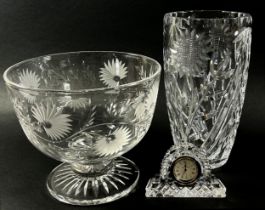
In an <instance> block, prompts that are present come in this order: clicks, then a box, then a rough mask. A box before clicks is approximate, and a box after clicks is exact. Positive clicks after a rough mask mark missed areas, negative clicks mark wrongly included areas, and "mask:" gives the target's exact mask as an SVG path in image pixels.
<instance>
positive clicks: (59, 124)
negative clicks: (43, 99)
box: [32, 103, 72, 141]
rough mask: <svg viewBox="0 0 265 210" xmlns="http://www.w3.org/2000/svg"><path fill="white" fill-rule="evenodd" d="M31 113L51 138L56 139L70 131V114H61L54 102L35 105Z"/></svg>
mask: <svg viewBox="0 0 265 210" xmlns="http://www.w3.org/2000/svg"><path fill="white" fill-rule="evenodd" d="M32 113H33V117H34V118H35V119H36V120H37V121H38V123H39V125H40V127H41V128H43V129H44V130H45V132H46V134H47V135H48V136H49V137H50V138H51V139H52V140H55V141H58V140H60V139H61V138H63V137H65V136H66V135H67V134H68V133H69V132H70V131H71V124H70V122H71V121H72V120H71V119H69V117H70V115H68V114H62V112H61V110H57V109H56V106H55V105H54V104H50V103H47V105H46V106H45V105H43V104H40V105H36V106H34V107H33V108H32Z"/></svg>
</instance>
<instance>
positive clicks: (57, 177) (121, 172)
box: [47, 157, 139, 206]
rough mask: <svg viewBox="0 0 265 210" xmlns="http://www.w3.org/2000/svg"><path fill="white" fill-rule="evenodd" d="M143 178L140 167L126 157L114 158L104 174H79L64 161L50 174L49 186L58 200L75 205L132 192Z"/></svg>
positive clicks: (105, 201) (114, 198)
mask: <svg viewBox="0 0 265 210" xmlns="http://www.w3.org/2000/svg"><path fill="white" fill-rule="evenodd" d="M138 179H139V170H138V168H137V166H136V165H135V164H134V163H133V162H132V161H130V160H128V159H127V158H124V157H118V158H116V159H114V160H113V162H112V166H111V167H109V168H108V170H106V171H105V172H104V173H103V174H98V175H95V174H94V175H93V176H91V174H90V173H79V172H76V171H74V170H73V168H72V167H71V165H70V164H68V163H62V164H60V165H59V166H57V167H56V168H55V169H54V170H53V171H52V172H51V173H50V174H49V176H48V179H47V188H48V191H49V193H50V194H51V195H52V196H53V197H54V198H55V199H57V200H59V201H61V202H64V203H68V204H72V205H81V206H87V205H97V204H102V203H108V202H112V201H114V200H117V199H119V198H121V197H124V196H126V195H128V194H129V193H130V192H131V191H132V190H133V189H134V188H135V186H136V184H137V182H138Z"/></svg>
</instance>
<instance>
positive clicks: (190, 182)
mask: <svg viewBox="0 0 265 210" xmlns="http://www.w3.org/2000/svg"><path fill="white" fill-rule="evenodd" d="M183 159H185V160H191V161H193V162H194V163H195V165H196V167H197V171H198V173H197V175H196V177H195V178H193V179H190V180H181V179H179V178H178V177H176V176H175V173H174V168H175V165H176V163H177V162H179V161H181V160H183ZM171 172H172V176H173V177H174V178H175V180H176V182H177V183H178V184H179V185H181V186H191V185H194V184H195V183H196V181H197V180H198V179H199V177H200V176H201V174H202V170H201V165H200V164H199V162H198V161H197V160H196V159H195V158H193V157H191V156H187V155H185V156H181V157H178V158H177V159H176V160H175V161H174V162H173V164H172V168H171Z"/></svg>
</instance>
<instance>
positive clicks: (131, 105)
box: [4, 52, 161, 205]
mask: <svg viewBox="0 0 265 210" xmlns="http://www.w3.org/2000/svg"><path fill="white" fill-rule="evenodd" d="M160 71H161V67H160V65H159V63H158V62H156V61H155V60H153V59H151V58H148V57H146V56H142V55H136V54H131V53H122V52H72V53H62V54H53V55H47V56H41V57H38V58H33V59H29V60H26V61H23V62H21V63H18V64H16V65H14V66H12V67H10V68H9V69H7V70H6V71H5V73H4V79H5V82H6V85H7V89H8V92H9V95H10V98H11V101H12V103H13V105H14V109H15V112H16V115H17V117H18V120H19V122H20V124H21V126H22V129H23V130H24V132H25V134H26V136H27V138H28V139H29V141H30V142H31V143H32V144H33V145H34V146H35V147H36V148H37V149H39V150H40V151H41V152H43V153H44V154H46V155H48V156H50V157H52V158H54V159H56V160H59V161H62V162H64V163H63V164H61V165H59V166H58V167H57V168H55V169H54V170H53V171H52V172H51V174H50V175H49V177H48V180H47V187H48V190H49V192H50V193H51V195H53V196H54V197H55V198H56V199H58V200H60V201H62V202H66V203H71V204H76V205H94V204H99V203H106V202H110V201H113V200H116V199H118V198H120V197H122V196H125V195H127V194H128V193H129V192H130V191H131V190H132V189H133V188H134V186H135V185H136V183H137V180H138V176H139V171H138V169H137V167H136V166H135V164H134V163H133V162H131V161H130V160H128V159H126V158H124V157H120V156H121V155H122V154H124V153H126V152H127V151H129V150H130V149H132V148H133V147H134V146H135V145H137V144H138V143H139V141H140V140H141V139H142V138H143V137H144V135H145V134H146V132H147V130H148V129H149V126H150V124H151V121H152V117H153V113H154V109H155V104H156V98H157V92H158V87H159V79H160Z"/></svg>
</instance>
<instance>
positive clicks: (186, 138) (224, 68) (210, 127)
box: [164, 11, 252, 168]
mask: <svg viewBox="0 0 265 210" xmlns="http://www.w3.org/2000/svg"><path fill="white" fill-rule="evenodd" d="M251 21H252V19H251V16H250V15H249V14H246V13H239V12H226V11H183V12H173V13H168V14H166V15H165V18H164V68H165V86H166V95H167V106H168V115H169V119H170V125H171V131H172V136H173V140H174V143H175V144H178V143H179V142H188V143H192V144H194V145H196V146H197V147H199V148H203V149H205V150H206V152H207V158H208V159H209V161H210V165H211V168H217V167H220V166H222V165H224V164H225V163H226V161H227V159H228V157H229V154H230V152H231V149H232V146H233V144H234V140H235V136H236V131H237V127H238V125H239V120H240V115H241V110H242V106H243V102H244V97H245V89H246V84H247V77H248V67H249V61H250V45H251V27H250V25H251Z"/></svg>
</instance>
